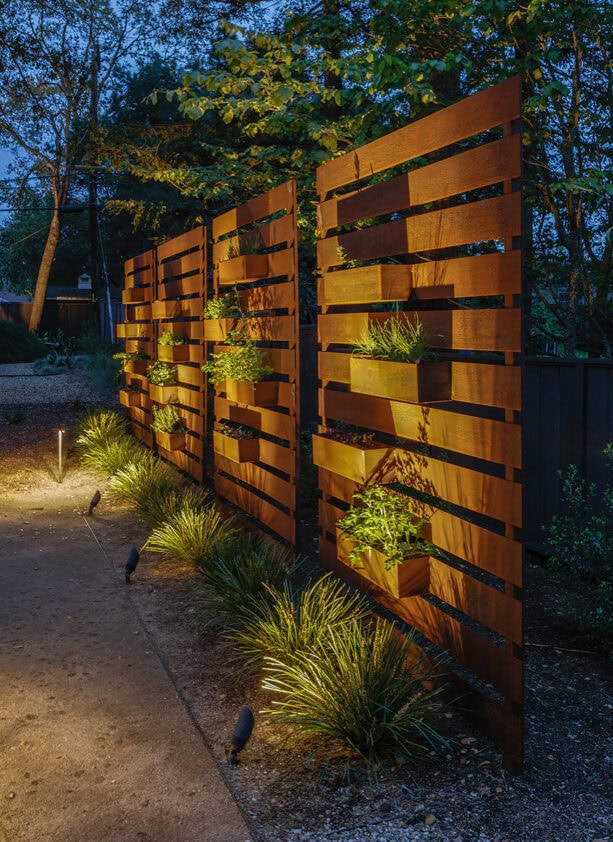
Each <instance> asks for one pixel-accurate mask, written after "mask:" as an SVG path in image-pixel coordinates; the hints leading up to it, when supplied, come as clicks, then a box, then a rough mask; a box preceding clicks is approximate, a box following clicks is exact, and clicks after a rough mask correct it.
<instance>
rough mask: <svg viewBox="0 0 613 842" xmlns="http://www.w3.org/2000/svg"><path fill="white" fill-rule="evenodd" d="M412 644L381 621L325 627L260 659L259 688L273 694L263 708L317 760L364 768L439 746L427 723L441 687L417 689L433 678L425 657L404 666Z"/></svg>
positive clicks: (440, 740)
mask: <svg viewBox="0 0 613 842" xmlns="http://www.w3.org/2000/svg"><path fill="white" fill-rule="evenodd" d="M321 630H322V631H323V628H322V629H321ZM413 646H414V638H413V636H412V635H409V636H401V635H399V634H398V633H397V632H396V630H395V629H394V628H393V626H391V625H390V624H388V623H385V622H383V621H381V620H379V621H377V622H375V623H373V624H370V623H365V622H364V621H360V620H356V619H352V620H350V621H349V622H341V623H338V624H336V625H332V626H330V627H329V628H327V629H326V630H325V634H323V635H322V636H321V638H320V639H319V641H316V642H315V644H314V645H313V646H312V647H311V648H309V649H298V650H296V651H294V652H292V653H291V654H290V655H289V656H286V657H283V656H280V657H279V656H277V657H266V659H265V677H264V681H263V685H262V686H263V687H264V689H266V690H268V691H269V692H271V693H272V694H273V697H274V698H273V703H272V707H271V708H268V709H267V710H266V711H264V712H265V713H267V714H268V715H270V716H273V717H275V718H276V719H278V720H280V721H282V722H283V723H284V724H286V725H288V726H289V727H290V730H291V734H292V737H293V738H294V739H296V740H299V741H300V742H303V743H305V744H306V746H307V747H309V746H310V747H312V750H313V754H314V755H315V756H317V757H318V758H320V759H329V758H331V757H334V756H336V757H338V756H341V757H345V758H353V759H357V760H359V761H361V762H362V763H363V764H364V765H365V766H366V767H367V769H368V770H369V772H376V771H377V770H379V769H381V768H382V767H385V765H386V763H388V762H395V758H396V757H397V756H398V755H402V756H405V757H415V756H419V755H421V754H422V753H423V752H424V751H427V750H429V749H432V748H435V747H437V746H441V745H446V744H447V743H446V740H445V739H444V738H443V737H442V736H441V735H440V734H439V733H438V732H437V731H436V729H435V728H434V727H433V726H432V725H431V724H429V719H430V718H431V716H432V715H433V714H434V713H435V711H437V709H438V708H439V707H440V703H439V700H438V695H439V693H440V688H439V689H426V687H424V682H427V684H428V687H430V682H431V681H432V679H433V678H434V674H433V671H432V670H431V669H429V668H428V667H426V665H425V664H424V663H422V664H421V665H419V666H418V667H415V666H411V667H409V666H407V664H408V663H409V660H410V658H411V656H412V654H413V652H412V650H413Z"/></svg>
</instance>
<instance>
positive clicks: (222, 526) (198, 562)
mask: <svg viewBox="0 0 613 842" xmlns="http://www.w3.org/2000/svg"><path fill="white" fill-rule="evenodd" d="M236 529H237V528H236V519H235V518H234V517H230V518H224V517H223V516H222V515H221V514H220V513H219V511H218V510H217V508H216V507H215V505H214V504H211V505H209V506H205V507H203V508H198V509H193V508H191V506H190V505H189V501H186V502H185V505H183V506H181V507H180V508H178V509H177V511H176V512H175V513H174V514H173V515H171V516H170V518H169V519H168V520H167V521H166V522H164V523H162V524H160V525H159V526H158V527H156V528H155V529H154V530H153V532H152V533H151V535H150V536H149V538H148V539H147V541H146V543H145V548H146V549H148V550H151V552H154V553H164V554H165V555H167V556H168V557H169V558H170V559H172V560H173V561H176V562H179V563H180V564H186V565H189V566H191V567H199V568H201V569H204V568H206V566H207V565H208V564H209V563H211V562H212V561H214V559H215V558H216V555H217V554H218V552H220V551H223V549H221V550H220V548H223V546H224V544H225V543H226V542H228V541H230V540H231V539H233V538H234V536H235V533H236Z"/></svg>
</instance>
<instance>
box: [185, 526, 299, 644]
mask: <svg viewBox="0 0 613 842" xmlns="http://www.w3.org/2000/svg"><path fill="white" fill-rule="evenodd" d="M294 567H295V562H294V560H293V558H292V555H291V553H290V552H289V551H288V550H286V549H284V548H283V547H281V546H280V545H279V544H275V543H273V542H272V541H270V540H268V539H266V538H264V537H262V536H260V535H254V534H253V533H250V532H244V533H237V534H236V536H235V537H234V538H233V539H232V541H228V542H226V543H225V544H224V546H222V547H219V548H218V552H217V554H216V555H215V557H214V558H212V559H211V560H210V562H209V564H207V565H206V567H203V568H202V571H201V572H202V577H203V581H204V585H205V593H204V605H205V607H206V609H207V610H208V612H209V614H210V617H209V623H211V624H216V625H222V626H224V627H226V628H240V627H241V626H242V625H243V623H244V622H245V621H246V619H253V614H254V611H256V608H255V606H254V605H253V602H254V600H257V599H258V598H259V597H264V595H267V594H268V589H269V588H271V589H278V588H282V587H283V584H284V583H285V581H286V579H287V577H288V575H289V573H290V571H291V570H292V569H293V568H294ZM256 613H257V611H256Z"/></svg>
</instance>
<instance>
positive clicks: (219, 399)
mask: <svg viewBox="0 0 613 842" xmlns="http://www.w3.org/2000/svg"><path fill="white" fill-rule="evenodd" d="M212 255H213V290H214V295H215V296H223V295H227V294H232V295H234V294H236V295H237V296H238V298H239V300H240V307H241V310H242V311H243V313H245V314H247V315H246V317H245V318H240V319H234V320H232V319H230V320H226V319H218V320H217V319H207V320H205V322H204V335H205V339H206V340H208V343H209V346H210V350H211V353H220V352H222V351H224V350H225V349H227V347H228V339H227V331H228V330H234V331H240V332H241V335H242V337H243V338H244V339H249V340H251V341H254V342H255V343H256V345H257V347H258V348H260V349H261V350H263V351H265V352H266V362H267V364H269V365H270V366H271V367H272V368H273V374H272V375H271V379H272V380H273V381H274V382H275V383H276V384H277V397H276V399H275V402H274V404H273V405H269V406H268V405H267V406H256V405H253V404H251V403H249V401H251V400H253V399H252V398H245V397H242V398H241V397H240V396H239V398H238V399H236V396H233V395H232V393H231V391H230V389H231V384H230V385H229V386H226V385H221V384H220V385H219V386H217V388H216V393H217V394H216V397H215V401H214V418H215V424H216V428H217V429H218V430H220V429H221V425H227V424H228V423H229V424H230V425H236V424H240V425H244V426H246V427H249V428H251V430H252V431H254V432H255V435H256V437H257V438H258V440H259V456H258V458H257V461H256V462H239V461H235V460H234V458H229V455H228V451H227V450H226V451H225V452H222V450H221V449H220V448H221V447H226V446H228V442H227V441H226V444H224V443H223V442H224V440H227V436H223V437H218V438H217V440H216V441H214V449H215V451H216V452H215V454H214V461H215V488H216V491H217V494H218V495H219V496H220V497H221V498H222V499H223V500H224V501H225V502H227V503H229V504H230V505H231V506H232V507H233V508H234V509H236V510H237V511H238V512H239V513H242V514H244V515H247V516H248V517H249V518H250V519H251V520H252V521H255V522H256V523H257V525H258V526H259V527H261V528H263V529H264V530H265V531H267V532H268V533H272V534H273V535H274V536H276V537H278V538H281V539H282V540H283V541H285V542H287V543H288V544H290V545H292V546H295V544H296V496H297V492H296V489H297V480H298V457H299V452H298V432H297V431H298V423H299V416H300V406H299V359H298V355H299V330H298V317H299V308H298V241H297V228H296V185H295V182H293V181H290V182H287V183H286V184H282V185H280V186H279V187H276V188H274V189H273V190H270V191H268V192H267V193H265V194H263V195H261V196H258V197H256V198H254V199H252V200H251V201H249V202H247V203H246V204H244V205H241V206H240V207H238V208H235V209H234V210H231V211H229V212H227V213H225V214H222V215H221V216H218V217H217V218H216V219H215V220H213V248H212ZM229 341H230V344H231V341H232V339H230V340H229ZM224 343H225V344H224Z"/></svg>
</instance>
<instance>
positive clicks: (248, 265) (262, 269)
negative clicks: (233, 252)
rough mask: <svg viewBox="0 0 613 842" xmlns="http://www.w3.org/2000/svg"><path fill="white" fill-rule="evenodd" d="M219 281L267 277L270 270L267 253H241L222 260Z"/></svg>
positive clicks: (229, 282)
mask: <svg viewBox="0 0 613 842" xmlns="http://www.w3.org/2000/svg"><path fill="white" fill-rule="evenodd" d="M217 271H218V272H219V283H220V284H233V283H235V282H236V281H257V280H259V279H260V278H266V277H267V276H268V273H269V271H270V264H269V261H268V255H267V254H241V255H239V256H238V257H231V258H230V259H229V260H222V261H221V262H220V263H219V265H218V267H217Z"/></svg>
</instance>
